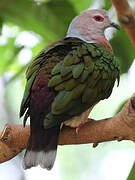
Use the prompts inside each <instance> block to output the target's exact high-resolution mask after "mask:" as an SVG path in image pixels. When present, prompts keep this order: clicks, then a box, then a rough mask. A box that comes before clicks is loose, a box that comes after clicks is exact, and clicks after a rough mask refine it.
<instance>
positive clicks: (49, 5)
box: [0, 0, 135, 180]
mask: <svg viewBox="0 0 135 180" xmlns="http://www.w3.org/2000/svg"><path fill="white" fill-rule="evenodd" d="M129 3H130V5H131V7H132V9H133V11H134V12H135V1H134V0H129ZM87 8H103V9H106V10H108V12H109V14H110V17H111V18H112V19H113V20H114V21H117V17H116V13H115V9H114V7H112V4H111V1H110V0H0V129H1V130H2V129H3V127H4V125H5V123H22V119H19V116H18V114H19V107H20V102H21V98H22V95H23V91H24V86H25V75H24V74H25V70H26V68H27V66H28V64H29V62H30V60H31V59H32V57H33V56H35V55H37V53H38V52H40V50H41V49H42V48H44V47H45V46H47V45H48V44H50V43H52V42H54V41H56V40H58V39H60V38H62V37H64V36H65V34H66V31H67V28H68V25H69V23H70V22H71V20H72V19H73V17H75V16H76V15H77V14H78V13H80V12H81V11H83V10H85V9H87ZM106 34H107V36H108V37H109V39H111V40H110V42H111V44H112V46H113V50H114V53H115V55H116V56H117V59H118V60H119V62H120V66H121V81H120V86H119V88H117V87H116V86H115V87H114V91H113V93H112V95H111V97H110V98H109V99H108V100H105V101H103V102H101V103H100V104H98V105H97V107H96V108H95V109H94V111H93V112H92V114H91V116H92V117H94V118H96V119H101V118H106V117H109V116H112V115H114V114H115V112H116V111H118V109H119V107H121V104H123V102H125V101H126V100H127V98H129V97H130V95H131V94H132V93H133V92H134V88H135V85H134V73H135V70H134V69H135V63H133V60H134V58H135V50H134V49H133V47H132V45H131V42H130V40H129V38H128V36H127V34H126V33H125V31H124V29H123V28H121V30H120V31H117V32H114V30H112V29H110V30H108V32H106ZM134 159H135V145H134V144H133V143H132V142H128V141H126V142H125V141H124V142H121V143H117V142H107V143H102V144H100V145H99V146H98V147H97V148H96V149H93V148H92V145H91V144H90V145H78V146H64V147H59V150H58V157H57V160H56V163H55V166H54V168H53V170H52V171H51V172H47V171H46V170H42V169H40V168H39V167H37V168H32V169H31V170H27V171H24V170H23V169H22V164H21V161H22V155H19V156H17V157H15V158H13V159H12V160H10V161H8V162H5V163H3V164H1V165H0V177H1V179H5V180H7V179H10V180H30V179H32V180H34V179H37V178H38V179H40V180H42V179H45V178H46V177H47V179H48V180H51V179H54V178H55V179H56V180H57V179H58V180H69V179H71V180H72V179H78V180H79V179H80V180H83V179H86V178H87V179H91V180H98V179H102V180H108V179H109V180H114V179H115V180H126V179H127V177H128V174H129V172H130V169H131V167H132V165H133V162H134ZM134 169H135V168H133V169H132V172H131V174H130V177H129V179H128V180H133V179H134V178H135V172H134V171H133V170H134ZM7 172H8V173H7Z"/></svg>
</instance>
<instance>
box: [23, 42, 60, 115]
mask: <svg viewBox="0 0 135 180" xmlns="http://www.w3.org/2000/svg"><path fill="white" fill-rule="evenodd" d="M61 45H63V40H60V41H56V42H55V43H54V44H52V45H51V46H48V47H47V48H45V49H43V50H42V51H41V52H40V53H39V54H38V56H36V57H35V58H34V59H33V61H31V63H30V65H29V67H28V69H27V71H26V79H27V82H26V87H25V91H24V95H23V99H22V102H21V108H20V117H21V116H23V114H24V112H25V111H26V109H27V108H28V105H29V100H30V93H31V87H32V84H33V82H34V80H35V78H36V76H37V74H38V72H39V70H40V69H41V66H42V64H43V63H44V62H45V61H46V60H47V58H48V56H47V54H48V53H49V52H50V51H52V50H53V49H55V47H57V46H61ZM26 116H27V115H26Z"/></svg>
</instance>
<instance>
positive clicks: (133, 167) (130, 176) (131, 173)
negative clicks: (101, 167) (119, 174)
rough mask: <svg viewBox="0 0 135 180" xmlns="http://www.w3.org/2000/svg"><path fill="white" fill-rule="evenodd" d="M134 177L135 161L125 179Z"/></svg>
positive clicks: (131, 179)
mask: <svg viewBox="0 0 135 180" xmlns="http://www.w3.org/2000/svg"><path fill="white" fill-rule="evenodd" d="M134 179H135V163H134V164H133V166H132V169H131V171H130V174H129V176H128V178H127V180H134Z"/></svg>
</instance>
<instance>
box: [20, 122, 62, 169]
mask: <svg viewBox="0 0 135 180" xmlns="http://www.w3.org/2000/svg"><path fill="white" fill-rule="evenodd" d="M59 132H60V127H59V126H54V127H52V128H49V129H43V128H40V129H38V127H37V128H35V131H34V130H33V129H32V128H31V135H30V138H29V142H28V147H27V150H26V153H25V155H24V161H23V167H24V169H29V168H31V167H33V166H37V165H40V166H41V167H42V168H46V169H48V170H50V169H51V168H52V167H53V164H54V161H55V158H56V152H57V144H58V135H59Z"/></svg>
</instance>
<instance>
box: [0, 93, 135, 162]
mask: <svg viewBox="0 0 135 180" xmlns="http://www.w3.org/2000/svg"><path fill="white" fill-rule="evenodd" d="M29 135H30V129H29V126H26V128H23V126H22V125H8V124H7V125H6V126H5V128H4V130H3V131H2V133H1V134H0V163H2V162H5V161H7V160H9V159H11V158H13V157H14V156H16V155H17V154H18V153H19V152H21V151H22V150H23V149H25V148H26V145H27V142H28V138H29ZM112 140H118V141H120V140H131V141H135V94H134V95H133V96H132V97H131V98H130V99H129V101H128V102H127V103H126V104H125V106H124V107H123V109H122V110H121V112H120V113H118V114H117V115H116V116H114V117H112V118H108V119H103V120H100V121H94V122H88V123H87V124H85V125H84V126H83V127H82V128H81V129H80V131H79V134H76V131H75V129H74V128H69V127H64V128H63V129H62V131H61V133H60V136H59V145H69V144H86V143H94V147H96V146H97V145H98V143H100V142H105V141H112Z"/></svg>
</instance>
